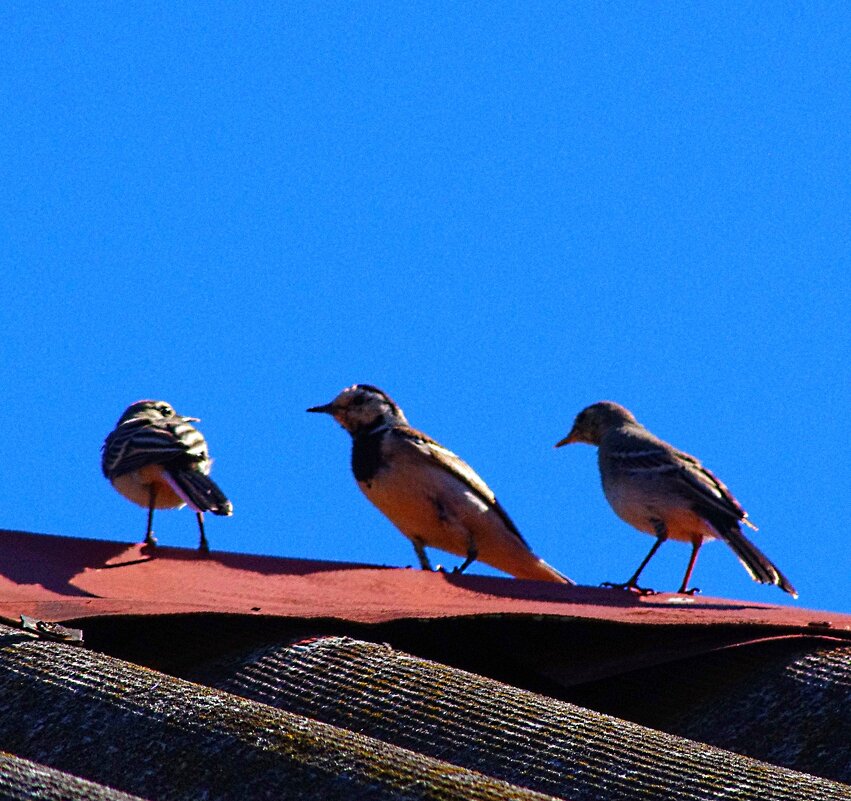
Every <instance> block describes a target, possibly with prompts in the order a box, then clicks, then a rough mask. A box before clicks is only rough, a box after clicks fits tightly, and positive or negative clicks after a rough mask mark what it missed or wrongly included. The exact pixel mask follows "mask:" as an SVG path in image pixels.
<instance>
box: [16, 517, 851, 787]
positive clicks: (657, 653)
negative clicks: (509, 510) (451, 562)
mask: <svg viewBox="0 0 851 801" xmlns="http://www.w3.org/2000/svg"><path fill="white" fill-rule="evenodd" d="M0 613H2V615H3V616H4V617H5V619H6V620H7V621H8V622H9V624H10V627H9V628H2V629H0V705H2V708H3V709H4V710H7V712H6V714H5V715H4V716H0V750H5V751H7V752H9V753H11V754H14V755H15V756H17V757H19V758H27V759H30V760H34V761H35V762H38V763H42V764H43V765H49V766H51V767H52V768H54V769H55V770H57V771H64V772H65V773H64V774H62V773H60V774H59V776H60V777H61V776H62V775H67V776H68V781H69V782H71V783H73V782H74V781H79V779H77V778H76V777H84V778H86V779H88V780H90V781H94V782H97V783H99V784H100V785H101V786H103V787H104V788H105V791H110V792H111V790H110V789H109V788H111V787H115V788H118V789H119V790H121V791H123V792H126V793H133V794H136V795H139V796H141V797H144V798H149V799H159V798H163V799H172V798H173V799H183V798H187V799H188V798H197V797H205V798H223V799H224V798H231V797H236V796H237V795H240V796H241V797H242V798H244V797H251V798H254V797H257V798H263V797H272V796H273V795H274V797H278V798H280V797H293V798H329V799H333V798H338V797H339V798H343V797H345V798H353V799H358V798H382V799H383V798H387V799H391V798H392V799H400V798H405V799H407V798H472V799H475V798H498V797H511V798H527V797H529V798H533V797H558V798H565V799H570V800H571V801H585V800H586V799H587V800H588V801H590V800H591V799H600V800H602V799H606V801H611V799H623V801H627V799H634V801H648V799H671V801H673V800H674V799H683V800H685V799H692V800H693V799H742V801H744V800H745V799H751V798H757V797H759V798H765V797H771V798H778V799H786V798H788V799H793V798H794V799H799V798H800V799H804V798H807V799H809V798H829V799H831V798H851V791H849V788H848V786H847V785H845V784H840V783H837V780H838V781H839V782H842V781H844V782H848V781H851V728H849V727H851V698H850V697H849V696H851V693H849V687H851V618H849V617H848V616H843V615H835V614H827V613H823V612H811V611H808V610H800V609H790V608H784V607H772V606H768V605H761V604H745V603H739V602H735V601H726V600H720V599H706V598H704V599H691V598H688V599H683V598H681V597H680V596H665V595H660V596H654V597H652V598H635V597H633V596H631V595H628V594H626V593H622V592H618V591H613V590H603V589H597V588H587V587H579V588H573V587H559V586H555V585H551V584H540V583H536V582H527V581H517V580H512V579H499V578H485V577H477V576H453V575H445V574H430V573H424V572H421V571H412V570H398V569H396V570H394V569H386V568H378V567H369V566H358V565H346V564H338V563H322V562H306V561H301V560H285V559H272V558H266V557H257V556H247V555H238V554H213V555H212V556H210V557H203V556H200V555H198V554H197V553H196V552H194V551H182V550H178V549H168V548H159V549H157V550H156V552H154V553H149V552H145V551H144V550H143V549H140V548H139V546H135V545H126V544H123V543H117V542H102V541H94V540H75V539H69V538H59V537H47V536H43V535H33V534H25V533H19V532H5V533H0ZM22 613H23V614H27V615H32V616H35V617H37V618H40V619H42V620H46V621H54V622H60V623H65V624H67V625H72V626H80V627H81V628H82V629H83V632H84V635H85V643H86V646H87V647H83V648H81V647H79V646H71V645H66V644H63V643H58V642H48V641H46V639H41V640H40V639H38V638H37V637H36V636H35V635H34V634H30V633H25V632H22V631H20V629H16V628H13V627H12V626H15V625H16V620H17V618H18V616H19V615H20V614H22ZM36 632H37V633H41V634H43V636H44V637H45V638H47V639H49V638H51V637H54V636H56V635H55V633H52V632H51V631H50V630H49V629H48V630H42V629H41V628H40V627H36ZM60 636H61V634H60ZM624 718H627V719H629V721H630V722H628V721H627V720H624ZM642 724H644V725H642ZM651 727H652V728H651ZM734 752H737V753H734ZM751 757H758V758H761V759H763V760H767V761H766V762H760V761H757V760H756V759H753V758H751ZM790 768H794V770H792V769H790ZM807 774H817V775H818V776H820V777H821V778H817V777H816V776H815V775H807ZM0 776H2V765H0ZM0 788H2V784H1V783H0ZM69 788H70V785H69ZM71 789H73V788H71ZM70 791H71V790H70V789H69V793H70ZM539 794H540V795H539ZM2 797H3V796H2V794H0V798H2ZM9 797H16V798H18V797H25V798H29V797H32V798H36V797H38V796H37V795H31V796H27V795H23V796H11V795H10V796H9ZM69 797H72V796H71V795H69Z"/></svg>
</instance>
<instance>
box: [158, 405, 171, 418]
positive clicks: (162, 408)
mask: <svg viewBox="0 0 851 801" xmlns="http://www.w3.org/2000/svg"><path fill="white" fill-rule="evenodd" d="M160 413H161V414H162V415H164V416H165V417H168V416H169V415H170V414H171V413H172V411H171V406H160Z"/></svg>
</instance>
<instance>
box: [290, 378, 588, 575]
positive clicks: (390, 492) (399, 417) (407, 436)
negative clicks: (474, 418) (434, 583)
mask: <svg viewBox="0 0 851 801" xmlns="http://www.w3.org/2000/svg"><path fill="white" fill-rule="evenodd" d="M307 411H308V412H314V413H321V414H328V415H331V416H332V417H333V418H334V419H335V420H336V421H337V422H338V423H339V424H340V425H341V426H342V427H343V428H344V429H345V430H346V431H348V433H349V434H350V435H351V437H352V472H353V473H354V476H355V480H356V481H357V483H358V486H359V487H360V489H361V490H362V491H363V493H364V495H366V497H367V498H368V499H369V500H370V501H371V502H372V503H373V504H375V506H377V507H378V509H379V510H380V511H381V512H382V513H383V514H384V515H386V516H387V517H388V518H389V519H390V521H391V522H392V523H393V524H394V525H395V526H396V527H397V528H398V529H399V530H400V531H401V532H402V534H404V535H405V536H406V537H407V538H408V539H409V540H410V541H411V542H412V543H413V546H414V550H415V552H416V554H417V559H418V560H419V563H420V567H422V569H423V570H431V569H432V566H431V562H430V561H429V558H428V555H427V554H426V551H425V549H426V547H430V548H438V549H440V550H443V551H448V552H449V553H452V554H455V555H457V556H462V557H464V562H463V564H462V565H461V566H460V567H457V568H456V569H455V571H454V572H457V573H463V572H464V570H466V569H467V568H468V567H469V566H470V565H471V564H472V563H473V562H475V561H476V560H477V559H478V560H479V561H481V562H485V563H486V564H489V565H491V566H493V567H496V568H498V569H499V570H502V571H503V572H505V573H508V574H510V575H512V576H515V577H516V578H523V579H537V580H540V581H552V582H559V583H562V584H574V583H575V582H573V581H572V580H571V579H569V578H567V577H566V576H563V575H562V574H561V573H559V572H558V571H557V570H555V568H553V567H551V566H550V565H548V564H547V563H546V562H544V561H543V560H542V559H541V558H540V557H538V556H537V555H536V554H534V553H533V552H532V549H531V548H530V547H529V545H528V543H527V542H526V540H524V539H523V537H522V536H521V535H520V532H519V531H518V530H517V527H516V526H515V525H514V523H513V522H512V520H511V518H510V517H509V516H508V514H507V513H506V511H505V509H503V508H502V506H501V505H500V503H499V501H497V499H496V497H495V496H494V494H493V492H492V491H491V489H490V487H488V485H487V484H485V482H484V481H482V479H481V478H480V477H479V476H478V474H477V473H476V472H475V471H474V470H473V468H472V467H470V466H469V465H468V464H467V463H466V462H464V461H462V460H461V459H460V458H459V457H458V456H456V455H455V454H454V453H452V451H450V450H447V449H446V448H444V447H443V446H442V445H440V444H439V443H437V442H435V441H434V440H433V439H432V438H431V437H429V436H427V435H426V434H423V433H422V432H420V431H416V430H415V429H413V428H411V427H410V425H408V420H407V418H406V417H405V415H404V413H403V412H402V410H401V409H400V408H399V406H398V405H397V404H396V403H395V402H394V401H393V400H392V399H391V398H390V396H389V395H387V393H385V392H384V391H382V390H381V389H379V388H378V387H375V386H373V385H371V384H354V385H352V386H350V387H346V388H345V389H344V390H343V391H342V392H340V394H339V395H337V397H336V398H334V400H332V401H331V402H330V403H326V404H325V405H323V406H314V407H312V408H310V409H308V410H307Z"/></svg>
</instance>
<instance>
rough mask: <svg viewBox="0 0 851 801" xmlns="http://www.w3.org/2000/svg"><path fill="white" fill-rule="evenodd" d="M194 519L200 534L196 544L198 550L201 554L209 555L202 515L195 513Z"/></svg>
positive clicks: (208, 544)
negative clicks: (195, 518) (196, 520)
mask: <svg viewBox="0 0 851 801" xmlns="http://www.w3.org/2000/svg"><path fill="white" fill-rule="evenodd" d="M195 517H197V518H198V531H200V532H201V539H200V541H199V542H198V550H199V551H201V553H210V543H209V542H207V535H206V534H205V533H204V513H203V512H196V513H195Z"/></svg>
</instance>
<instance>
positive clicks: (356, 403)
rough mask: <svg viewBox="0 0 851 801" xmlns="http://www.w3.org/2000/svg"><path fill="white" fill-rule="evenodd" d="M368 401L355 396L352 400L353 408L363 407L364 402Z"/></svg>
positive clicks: (361, 396) (360, 396) (362, 397)
mask: <svg viewBox="0 0 851 801" xmlns="http://www.w3.org/2000/svg"><path fill="white" fill-rule="evenodd" d="M365 400H366V398H364V396H363V395H355V397H354V398H353V399H352V406H363V402H364V401H365Z"/></svg>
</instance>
